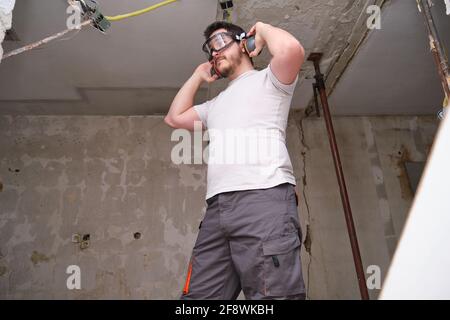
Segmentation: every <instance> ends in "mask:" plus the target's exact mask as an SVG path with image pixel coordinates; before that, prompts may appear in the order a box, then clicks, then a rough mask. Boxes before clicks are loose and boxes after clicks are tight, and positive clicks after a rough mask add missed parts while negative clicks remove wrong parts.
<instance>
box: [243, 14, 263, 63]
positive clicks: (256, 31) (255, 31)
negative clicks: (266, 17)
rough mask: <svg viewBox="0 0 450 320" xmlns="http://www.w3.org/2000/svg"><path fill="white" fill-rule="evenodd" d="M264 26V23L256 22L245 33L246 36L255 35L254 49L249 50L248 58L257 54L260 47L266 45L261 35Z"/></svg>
mask: <svg viewBox="0 0 450 320" xmlns="http://www.w3.org/2000/svg"><path fill="white" fill-rule="evenodd" d="M262 28H264V23H262V22H257V23H256V24H255V25H254V26H253V27H252V28H251V29H250V31H249V32H248V33H247V36H248V37H251V36H253V35H254V36H255V47H256V49H255V50H253V51H252V52H250V58H254V57H256V56H258V55H259V54H260V53H261V51H262V49H263V48H264V47H265V46H266V41H265V40H264V38H263V37H262V32H261V29H262Z"/></svg>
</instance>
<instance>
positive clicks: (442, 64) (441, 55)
mask: <svg viewBox="0 0 450 320" xmlns="http://www.w3.org/2000/svg"><path fill="white" fill-rule="evenodd" d="M417 3H418V4H419V9H420V11H421V12H422V14H423V17H424V19H425V25H426V27H427V31H428V36H429V38H430V47H431V52H432V53H433V56H434V59H435V62H436V66H437V68H438V71H439V76H440V78H441V82H442V86H443V88H444V92H445V94H446V95H447V97H448V98H449V99H450V82H449V79H450V75H449V71H448V60H447V58H446V55H445V52H444V50H443V47H442V41H441V39H440V37H439V34H438V32H437V29H436V25H435V24H434V20H433V16H432V14H431V8H430V6H429V3H428V0H420V1H417Z"/></svg>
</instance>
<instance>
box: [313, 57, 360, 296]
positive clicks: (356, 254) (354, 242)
mask: <svg viewBox="0 0 450 320" xmlns="http://www.w3.org/2000/svg"><path fill="white" fill-rule="evenodd" d="M321 59H322V53H311V55H310V56H309V57H308V60H309V61H312V62H313V63H314V68H315V71H316V75H315V79H316V83H315V87H314V89H315V90H316V89H317V90H318V91H319V94H320V101H321V102H322V107H323V115H324V118H325V123H326V126H327V131H328V138H329V142H330V147H331V153H332V155H333V161H334V167H335V170H336V176H337V180H338V184H339V191H340V194H341V200H342V206H343V208H344V216H345V222H346V224H347V230H348V235H349V237H350V245H351V248H352V254H353V261H354V263H355V269H356V274H357V277H358V284H359V291H360V294H361V299H362V300H369V292H368V290H367V285H366V277H365V272H364V268H363V264H362V260H361V253H360V251H359V245H358V238H357V236H356V229H355V224H354V222H353V216H352V210H351V207H350V201H349V199H348V192H347V187H346V184H345V177H344V172H343V170H342V164H341V159H340V156H339V149H338V146H337V142H336V136H335V134H334V128H333V121H332V119H331V114H330V109H329V106H328V98H327V94H326V88H325V81H324V76H323V74H322V73H321V71H320V65H319V63H320V60H321Z"/></svg>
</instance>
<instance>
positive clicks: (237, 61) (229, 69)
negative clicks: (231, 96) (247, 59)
mask: <svg viewBox="0 0 450 320" xmlns="http://www.w3.org/2000/svg"><path fill="white" fill-rule="evenodd" d="M241 63H242V54H241V55H239V57H238V58H236V59H233V60H232V61H231V63H229V64H228V67H227V68H224V69H220V68H219V67H217V69H218V70H219V72H220V74H221V75H222V77H224V78H228V77H229V76H230V75H232V74H233V73H234V68H233V66H236V67H238V66H240V65H241Z"/></svg>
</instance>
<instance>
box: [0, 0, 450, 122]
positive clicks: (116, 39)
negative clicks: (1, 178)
mask: <svg viewBox="0 0 450 320" xmlns="http://www.w3.org/2000/svg"><path fill="white" fill-rule="evenodd" d="M99 2H100V4H101V7H102V11H103V12H104V13H105V14H107V15H114V14H119V13H124V12H129V11H131V10H135V9H140V8H142V7H145V6H147V5H151V4H155V3H157V2H159V1H157V0H153V1H150V0H140V1H122V0H108V1H106V0H100V1H99ZM374 2H379V0H378V1H375V0H339V1H337V0H283V1H282V0H279V1H276V0H272V1H258V0H234V4H235V8H236V9H235V15H234V21H235V22H236V23H237V24H240V25H241V26H243V27H244V28H245V29H248V28H249V27H251V26H252V25H253V24H254V23H255V22H256V21H258V20H260V21H263V22H267V23H271V24H273V25H276V26H279V27H282V28H284V29H286V30H288V31H290V32H291V33H292V34H294V35H295V36H296V37H297V38H298V39H299V40H300V41H301V42H302V44H303V45H304V47H305V48H306V50H307V53H310V52H312V51H322V52H324V54H325V55H324V60H323V63H322V67H323V71H325V72H326V71H334V73H336V74H337V75H339V76H340V75H341V73H342V72H343V71H344V68H342V67H336V66H338V65H339V63H338V62H339V61H341V60H342V59H341V60H339V59H340V58H341V57H342V53H343V52H345V50H347V49H348V47H349V43H350V41H352V39H354V38H355V35H358V34H360V33H365V31H364V30H362V29H361V25H362V22H365V20H366V16H368V15H366V14H365V8H366V6H367V5H368V4H371V3H374ZM408 2H409V3H410V4H414V3H415V1H413V0H407V1H405V0H391V1H388V4H387V5H385V6H384V7H383V12H384V13H383V20H382V23H383V24H382V27H383V28H382V30H379V31H375V32H372V33H370V34H369V36H368V38H367V39H366V41H365V42H364V44H363V46H362V47H361V48H360V50H359V52H358V54H357V56H356V58H355V59H354V60H353V61H352V62H351V63H350V65H349V66H348V68H347V69H346V71H345V73H344V75H343V76H342V77H341V79H340V82H339V84H338V86H337V87H336V90H335V91H334V93H333V95H332V107H333V108H334V109H335V110H334V112H340V113H344V114H375V113H376V114H383V113H386V114H387V113H396V114H402V113H411V111H412V110H414V111H413V112H416V113H427V112H428V110H429V105H430V104H433V105H435V102H434V101H437V102H439V100H440V101H441V102H442V93H441V91H440V84H439V81H438V78H437V76H436V71H435V66H434V65H433V59H432V56H431V55H430V54H429V52H428V47H427V46H428V43H427V41H426V33H425V27H424V24H423V21H422V20H421V16H419V15H418V13H417V9H416V7H415V6H414V5H412V6H408V5H405V3H408ZM435 2H438V1H436V0H435ZM442 2H443V1H442ZM66 7H67V6H66V3H65V1H64V0H39V1H35V0H21V1H17V3H16V8H15V10H14V16H13V27H14V30H15V32H16V34H17V35H18V36H19V38H20V41H18V42H5V43H4V48H5V52H7V51H9V50H11V49H14V48H17V47H20V46H23V45H25V44H28V43H30V42H33V41H36V40H38V39H41V38H43V37H45V36H47V35H49V34H52V33H55V32H57V31H60V30H62V29H65V27H66V26H65V23H66V21H65V20H66V17H67V14H66V13H65V12H66ZM403 10H406V12H403ZM414 10H415V12H414ZM217 12H218V10H217V0H189V1H187V0H180V1H178V2H176V3H175V4H171V5H168V6H165V7H163V8H160V9H158V10H157V11H154V12H152V13H149V14H146V15H143V16H140V17H136V18H133V19H129V20H124V21H121V22H115V23H113V25H112V28H111V29H110V30H108V33H107V34H106V35H103V34H101V33H100V32H98V31H96V30H94V29H92V28H88V29H83V30H82V31H80V32H79V33H78V34H77V35H75V36H74V37H72V38H70V39H68V40H65V41H56V42H53V43H50V44H47V45H46V46H44V47H42V48H40V49H37V50H34V51H31V52H27V53H24V54H22V55H19V56H16V57H12V58H10V59H7V60H4V61H3V62H2V63H1V64H0V114H102V115H134V114H164V113H165V112H166V111H167V110H168V108H169V106H170V102H171V101H172V99H173V97H174V96H175V94H176V93H177V91H178V89H179V88H180V86H181V85H182V84H183V83H184V82H185V81H186V80H187V79H188V78H189V76H190V75H191V73H192V71H193V70H194V69H195V67H196V66H197V65H198V64H200V63H201V62H203V61H204V55H203V53H202V52H201V50H200V47H201V44H202V42H203V38H202V33H203V30H204V28H205V26H206V25H207V24H209V23H210V22H212V21H214V20H215V19H216V17H217ZM445 18H446V17H445ZM441 20H442V19H441ZM439 22H442V21H439ZM446 23H448V19H447V20H445V19H444V21H443V23H441V25H440V26H439V27H440V29H442V26H444V28H445V26H447V25H448V24H446ZM364 24H365V23H364ZM411 28H412V29H411ZM447 30H448V28H447ZM358 32H359V33H358ZM447 35H448V34H446V35H444V36H443V38H445V37H446V38H447V39H449V37H448V36H447ZM423 37H425V40H422V39H423ZM374 48H376V49H374ZM383 48H384V50H383ZM402 48H408V50H401V49H402ZM269 58H270V57H269V55H268V52H267V50H266V51H265V52H264V54H263V55H261V57H259V58H258V59H257V60H256V64H257V66H258V67H260V68H263V67H265V66H267V63H268V62H269ZM402 61H403V62H405V63H403V64H402V63H400V62H402ZM399 63H400V64H399ZM394 66H395V67H398V68H397V69H395V70H396V71H395V74H396V75H399V74H408V72H412V71H411V68H412V69H413V70H416V71H415V74H416V75H417V73H419V74H420V76H416V77H414V76H411V75H409V76H408V77H407V79H408V78H409V79H408V83H410V82H411V81H413V82H414V83H413V84H411V85H410V86H409V87H405V86H404V85H403V84H402V83H401V82H400V81H393V79H395V78H396V77H393V76H392V73H390V71H392V70H393V69H392V68H393V67H394ZM421 67H423V68H421ZM341 69H342V70H341ZM418 70H420V71H418ZM312 75H313V72H312V66H311V64H310V63H305V65H304V67H303V69H302V72H301V79H300V81H299V85H298V88H297V90H296V93H295V95H294V100H293V107H294V108H298V109H299V108H305V107H306V106H307V105H308V104H309V103H310V99H311V96H312V89H311V84H312V82H313V79H312ZM368 78H370V79H369V80H370V81H367V82H364V81H362V80H365V79H366V80H367V79H368ZM397 78H399V77H397ZM399 80H400V79H399ZM386 82H387V83H386ZM393 84H395V85H397V86H398V88H399V92H398V93H397V94H393V93H392V92H393V90H394V88H396V87H395V86H394V85H393ZM225 86H226V82H225V81H220V82H218V83H216V84H214V85H212V86H211V87H209V88H208V87H204V88H202V90H201V91H200V92H199V94H198V96H197V102H200V101H204V100H205V99H207V98H211V97H212V96H214V95H215V94H217V92H219V91H220V90H222V89H223V88H224V87H225ZM356 88H359V93H358V94H356V95H355V96H353V95H354V92H353V91H356ZM418 88H426V89H427V90H426V92H427V94H423V92H421V91H419V90H418ZM351 89H353V90H351ZM350 93H351V94H350ZM374 96H375V98H377V99H375V100H374V99H373V97H374ZM389 97H392V99H391V100H390V99H389ZM428 97H429V99H428ZM399 101H402V102H403V104H400V103H398V102H399ZM430 101H431V103H430ZM410 102H413V103H414V108H412V109H407V108H405V106H408V105H410ZM441 102H440V103H441ZM425 104H426V105H425ZM380 105H382V106H384V109H383V108H381V109H380ZM394 107H395V108H398V109H396V110H397V111H395V112H393V108H394ZM421 108H422V109H421ZM406 109H407V110H406ZM424 110H426V112H423V111H424ZM432 112H434V110H433V111H432Z"/></svg>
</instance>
